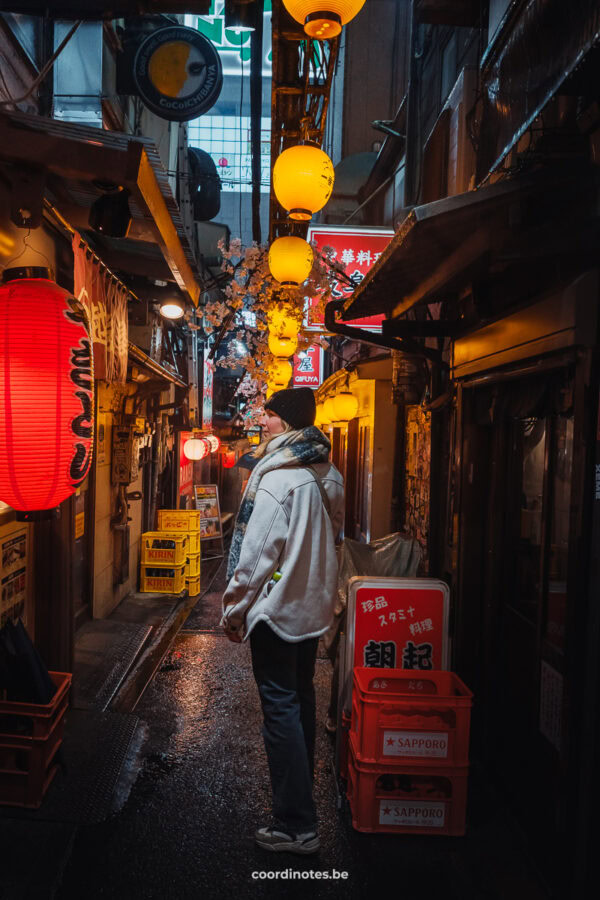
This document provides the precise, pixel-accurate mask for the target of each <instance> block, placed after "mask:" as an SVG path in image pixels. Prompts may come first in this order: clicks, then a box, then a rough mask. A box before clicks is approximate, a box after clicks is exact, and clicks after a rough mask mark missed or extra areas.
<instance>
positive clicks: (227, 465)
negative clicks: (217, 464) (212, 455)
mask: <svg viewBox="0 0 600 900" xmlns="http://www.w3.org/2000/svg"><path fill="white" fill-rule="evenodd" d="M221 462H222V463H223V468H224V469H233V467H234V466H235V450H226V451H225V453H222V454H221Z"/></svg>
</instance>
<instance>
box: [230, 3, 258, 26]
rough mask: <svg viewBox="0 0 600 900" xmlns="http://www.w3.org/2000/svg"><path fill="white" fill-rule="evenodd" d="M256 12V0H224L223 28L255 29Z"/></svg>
mask: <svg viewBox="0 0 600 900" xmlns="http://www.w3.org/2000/svg"><path fill="white" fill-rule="evenodd" d="M257 13H258V10H257V7H256V0H225V28H231V29H232V31H236V32H240V31H255V30H256V16H257Z"/></svg>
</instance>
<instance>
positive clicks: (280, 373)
mask: <svg viewBox="0 0 600 900" xmlns="http://www.w3.org/2000/svg"><path fill="white" fill-rule="evenodd" d="M291 377H292V364H291V363H289V362H288V361H287V359H274V360H273V362H272V363H271V364H270V366H269V382H268V383H269V387H271V386H273V387H277V389H278V390H281V388H284V387H287V384H288V382H289V380H290V378H291Z"/></svg>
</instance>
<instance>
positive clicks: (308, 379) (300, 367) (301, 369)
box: [292, 344, 323, 390]
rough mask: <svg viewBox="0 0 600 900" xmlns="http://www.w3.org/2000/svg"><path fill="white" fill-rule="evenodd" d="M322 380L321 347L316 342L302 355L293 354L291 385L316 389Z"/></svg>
mask: <svg viewBox="0 0 600 900" xmlns="http://www.w3.org/2000/svg"><path fill="white" fill-rule="evenodd" d="M322 382H323V348H322V347H320V346H319V345H318V344H312V345H311V346H310V347H308V348H307V349H306V350H305V351H304V353H303V354H302V356H294V373H293V375H292V387H295V388H296V387H309V388H314V389H315V390H316V389H317V388H318V387H319V386H320V385H321V384H322Z"/></svg>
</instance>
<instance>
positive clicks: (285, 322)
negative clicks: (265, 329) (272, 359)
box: [267, 307, 300, 338]
mask: <svg viewBox="0 0 600 900" xmlns="http://www.w3.org/2000/svg"><path fill="white" fill-rule="evenodd" d="M267 320H268V322H269V331H270V332H272V333H273V334H276V335H277V336H278V337H284V338H295V337H296V335H297V334H298V332H299V331H300V322H299V320H298V319H297V318H295V317H294V316H293V315H291V311H290V309H289V308H288V309H286V308H285V307H281V308H278V309H272V310H271V311H270V312H269V313H268V315H267Z"/></svg>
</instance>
